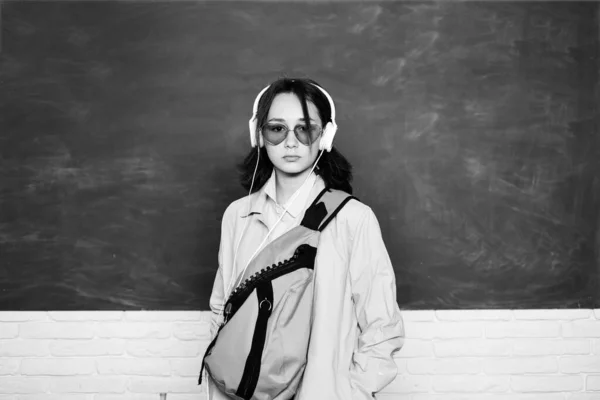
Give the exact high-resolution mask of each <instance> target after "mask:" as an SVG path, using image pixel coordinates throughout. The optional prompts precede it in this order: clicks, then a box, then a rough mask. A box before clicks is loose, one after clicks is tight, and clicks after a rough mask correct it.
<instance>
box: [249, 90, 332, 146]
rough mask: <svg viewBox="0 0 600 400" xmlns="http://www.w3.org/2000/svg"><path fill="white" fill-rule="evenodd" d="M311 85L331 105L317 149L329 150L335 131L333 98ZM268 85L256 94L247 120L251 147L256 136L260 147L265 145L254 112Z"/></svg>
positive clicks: (254, 144) (254, 142)
mask: <svg viewBox="0 0 600 400" xmlns="http://www.w3.org/2000/svg"><path fill="white" fill-rule="evenodd" d="M312 85H313V86H314V87H316V88H318V89H319V90H320V91H321V92H322V93H323V94H324V95H325V97H327V100H328V101H329V106H330V107H331V121H330V122H328V123H327V125H325V127H324V128H323V133H322V134H321V140H320V141H319V150H327V151H331V147H332V146H333V138H334V136H335V133H336V132H337V124H336V123H335V106H334V104H333V99H332V98H331V96H330V95H329V93H327V91H325V89H323V88H322V87H320V86H318V85H315V84H312ZM270 86H271V85H269V86H267V87H266V88H264V89H263V90H261V91H260V93H259V94H258V96H256V100H254V107H253V108H252V117H251V118H250V121H248V127H249V128H250V144H251V145H252V147H256V136H258V137H259V141H260V147H263V146H264V145H265V144H264V141H263V138H262V135H260V134H258V135H257V132H256V124H257V118H256V112H257V110H258V102H259V101H260V98H261V97H262V95H263V94H264V93H265V92H266V91H267V89H268V88H269V87H270Z"/></svg>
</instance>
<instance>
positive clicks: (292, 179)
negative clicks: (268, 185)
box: [275, 169, 310, 206]
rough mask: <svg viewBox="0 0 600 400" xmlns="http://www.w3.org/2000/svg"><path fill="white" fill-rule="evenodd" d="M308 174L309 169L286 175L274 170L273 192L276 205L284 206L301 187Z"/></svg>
mask: <svg viewBox="0 0 600 400" xmlns="http://www.w3.org/2000/svg"><path fill="white" fill-rule="evenodd" d="M309 173H310V169H307V170H306V171H304V172H302V173H300V174H298V175H288V174H285V173H282V172H281V171H278V170H275V191H276V197H277V203H278V204H280V205H282V206H284V205H285V204H286V203H287V202H288V201H289V200H290V199H291V198H292V196H293V195H294V193H296V190H298V189H299V188H300V186H302V184H303V183H304V182H305V181H306V178H307V177H308V175H309Z"/></svg>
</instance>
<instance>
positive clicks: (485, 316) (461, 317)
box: [435, 310, 513, 321]
mask: <svg viewBox="0 0 600 400" xmlns="http://www.w3.org/2000/svg"><path fill="white" fill-rule="evenodd" d="M435 316H436V318H437V319H438V320H439V321H489V320H502V321H510V320H512V319H513V316H512V312H511V311H510V310H437V311H435Z"/></svg>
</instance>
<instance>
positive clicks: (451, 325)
mask: <svg viewBox="0 0 600 400" xmlns="http://www.w3.org/2000/svg"><path fill="white" fill-rule="evenodd" d="M482 335H483V327H482V324H481V323H475V322H444V323H439V322H413V323H411V324H407V326H406V337H407V338H408V339H422V340H423V339H452V338H478V337H481V336H482Z"/></svg>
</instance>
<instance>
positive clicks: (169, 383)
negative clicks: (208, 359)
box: [128, 377, 202, 400]
mask: <svg viewBox="0 0 600 400" xmlns="http://www.w3.org/2000/svg"><path fill="white" fill-rule="evenodd" d="M128 389H129V391H130V392H133V393H201V392H202V388H201V386H198V381H197V380H196V379H188V378H174V377H168V378H167V377H164V378H163V377H158V378H145V377H144V378H141V377H140V378H138V377H133V378H131V379H130V380H129V385H128ZM169 397H170V395H169ZM169 400H170V399H169Z"/></svg>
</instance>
